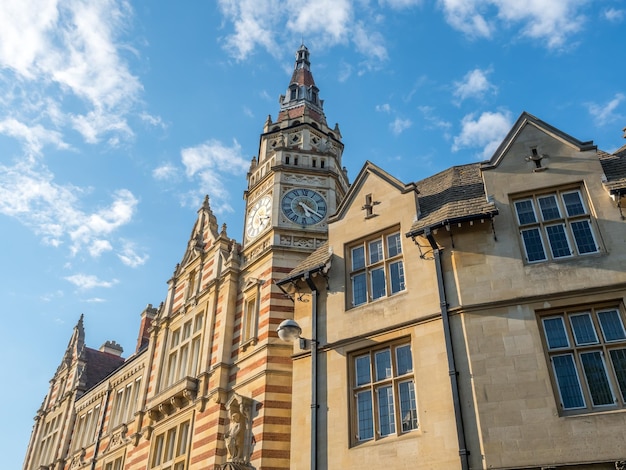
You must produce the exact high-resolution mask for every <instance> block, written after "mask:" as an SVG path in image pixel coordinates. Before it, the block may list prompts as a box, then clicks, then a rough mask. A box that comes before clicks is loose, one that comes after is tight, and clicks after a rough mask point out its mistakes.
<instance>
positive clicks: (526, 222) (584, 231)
mask: <svg viewBox="0 0 626 470" xmlns="http://www.w3.org/2000/svg"><path fill="white" fill-rule="evenodd" d="M572 195H576V196H577V199H578V201H576V202H574V201H571V200H570V202H569V203H568V202H566V197H570V199H571V196H572ZM511 207H512V211H513V214H514V217H515V221H516V223H517V227H518V235H519V240H520V245H521V249H522V253H523V256H524V261H525V262H526V263H528V264H536V263H543V262H548V261H558V260H565V259H572V258H576V257H579V256H587V255H594V254H598V253H600V252H601V251H602V247H601V244H600V237H599V231H598V227H597V225H596V222H595V217H594V215H593V213H592V210H591V205H590V204H589V200H588V198H587V197H586V193H585V191H584V188H583V185H582V184H576V185H569V186H563V187H558V188H547V189H545V190H541V191H534V192H530V193H524V194H516V195H514V196H513V197H512V198H511Z"/></svg>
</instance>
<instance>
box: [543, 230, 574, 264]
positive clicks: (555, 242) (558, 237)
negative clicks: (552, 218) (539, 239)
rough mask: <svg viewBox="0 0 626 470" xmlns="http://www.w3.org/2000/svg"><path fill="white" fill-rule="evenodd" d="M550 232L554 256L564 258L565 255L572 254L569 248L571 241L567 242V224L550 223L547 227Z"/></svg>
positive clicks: (548, 232)
mask: <svg viewBox="0 0 626 470" xmlns="http://www.w3.org/2000/svg"><path fill="white" fill-rule="evenodd" d="M546 232H547V234H548V240H549V241H550V250H551V251H552V257H553V258H562V257H563V256H570V255H571V254H572V252H571V251H570V249H569V243H568V242H567V235H565V226H564V225H562V224H559V225H550V226H549V227H546Z"/></svg>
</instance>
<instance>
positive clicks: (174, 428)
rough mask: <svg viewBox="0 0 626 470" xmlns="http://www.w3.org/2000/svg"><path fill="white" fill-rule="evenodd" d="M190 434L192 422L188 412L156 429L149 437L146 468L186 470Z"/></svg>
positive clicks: (150, 469)
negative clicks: (148, 453)
mask: <svg viewBox="0 0 626 470" xmlns="http://www.w3.org/2000/svg"><path fill="white" fill-rule="evenodd" d="M192 434H193V423H192V419H191V416H190V415H189V414H186V415H185V416H181V417H179V418H178V419H176V420H175V421H170V422H168V423H167V426H162V427H160V428H158V429H156V430H155V431H154V433H153V434H152V436H151V439H150V440H151V444H150V455H149V458H148V465H147V469H148V470H187V469H188V466H189V453H190V451H191V437H192Z"/></svg>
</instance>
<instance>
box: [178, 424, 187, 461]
mask: <svg viewBox="0 0 626 470" xmlns="http://www.w3.org/2000/svg"><path fill="white" fill-rule="evenodd" d="M188 437H189V421H187V422H185V423H183V424H181V425H180V435H179V437H178V445H177V446H176V457H178V456H180V455H183V454H185V452H187V439H188Z"/></svg>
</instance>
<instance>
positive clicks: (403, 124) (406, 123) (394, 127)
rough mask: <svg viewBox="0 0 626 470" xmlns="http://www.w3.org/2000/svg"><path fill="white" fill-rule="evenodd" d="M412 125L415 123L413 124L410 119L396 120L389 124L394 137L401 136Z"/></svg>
mask: <svg viewBox="0 0 626 470" xmlns="http://www.w3.org/2000/svg"><path fill="white" fill-rule="evenodd" d="M412 125H413V122H411V120H410V119H402V118H396V119H394V120H393V122H392V123H391V124H389V128H390V129H391V132H392V133H393V135H400V134H402V133H403V132H404V131H405V130H407V129H408V128H410V127H411V126H412Z"/></svg>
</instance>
